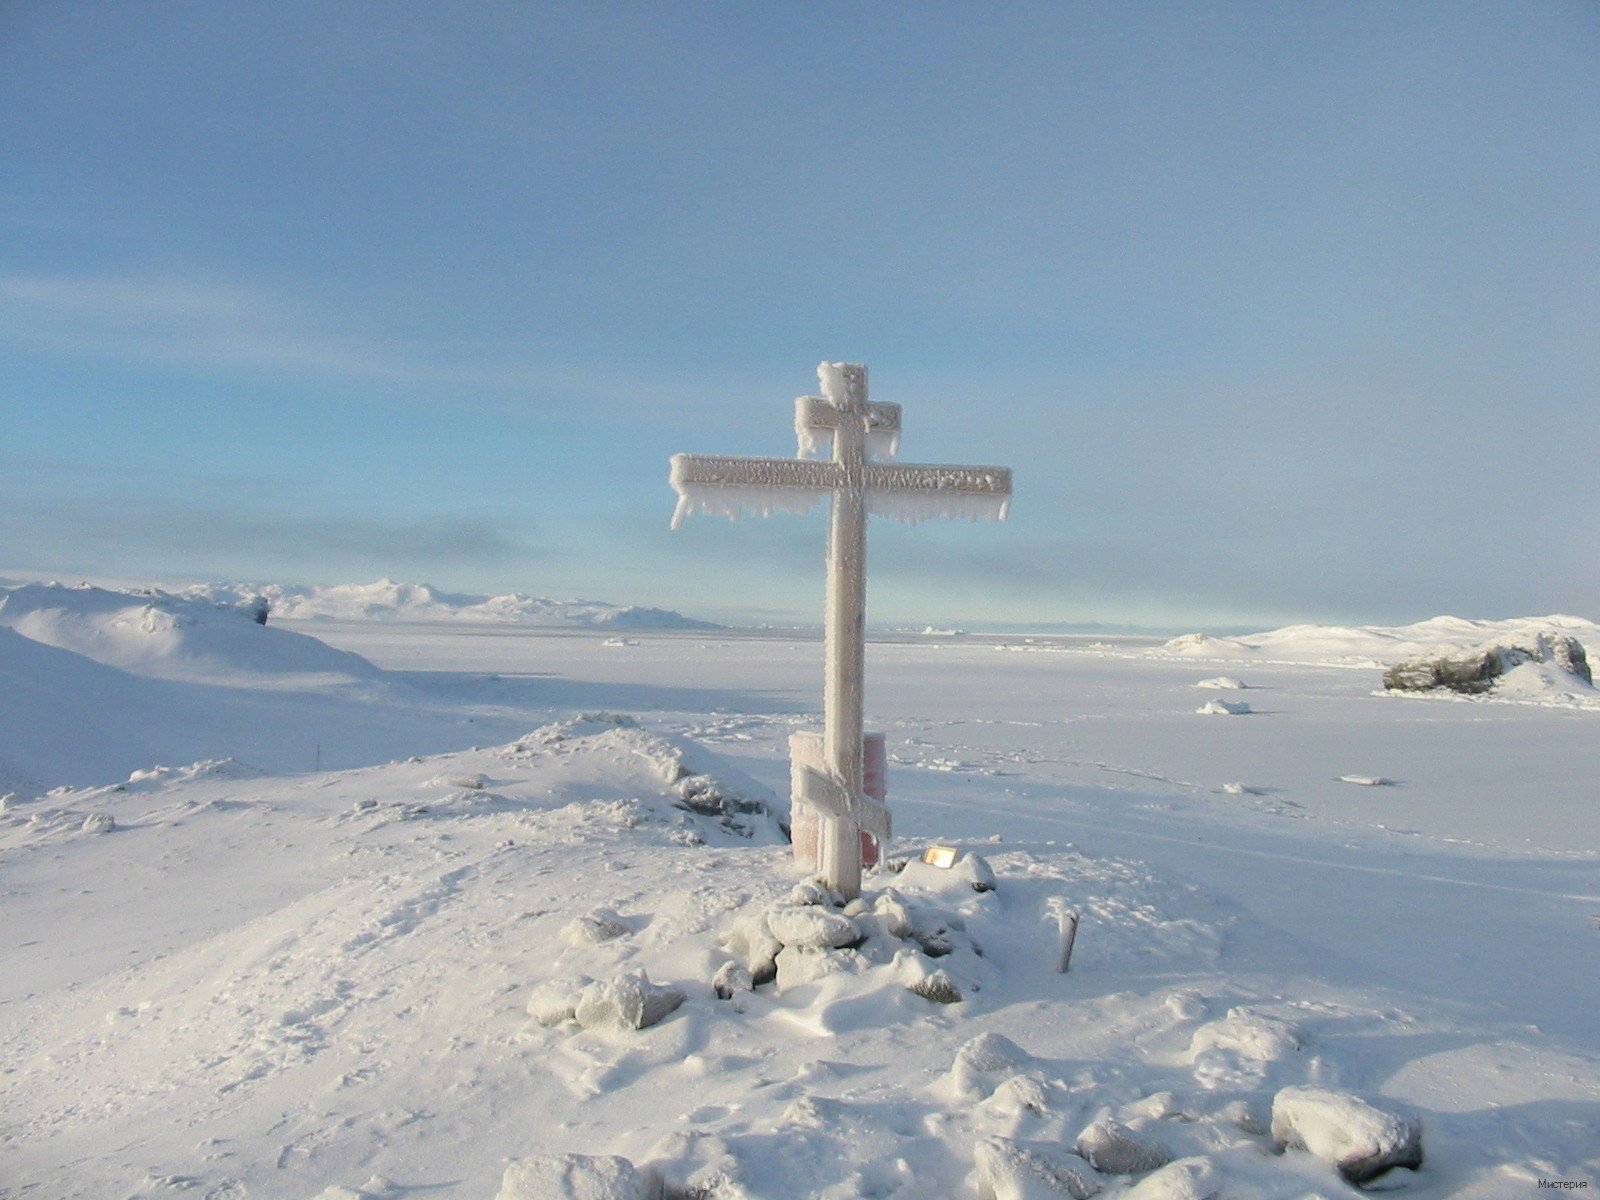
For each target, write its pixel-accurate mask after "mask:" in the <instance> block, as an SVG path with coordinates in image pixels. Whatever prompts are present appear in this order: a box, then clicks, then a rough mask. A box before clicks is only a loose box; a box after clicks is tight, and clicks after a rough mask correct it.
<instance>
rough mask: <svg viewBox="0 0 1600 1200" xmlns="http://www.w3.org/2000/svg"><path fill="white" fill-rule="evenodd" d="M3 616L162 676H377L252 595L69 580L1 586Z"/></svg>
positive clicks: (36, 636)
mask: <svg viewBox="0 0 1600 1200" xmlns="http://www.w3.org/2000/svg"><path fill="white" fill-rule="evenodd" d="M0 626H3V627H6V628H9V629H14V630H15V631H16V632H18V633H20V634H22V635H23V636H24V637H26V638H30V639H32V640H33V641H35V642H42V643H44V644H45V645H47V646H54V647H56V648H58V649H61V650H70V651H73V652H74V653H76V654H80V655H82V656H84V657H85V658H90V659H93V660H94V661H95V662H97V663H102V664H104V665H106V666H112V667H120V668H122V669H124V670H127V671H131V672H134V673H135V674H139V675H146V676H153V677H155V678H160V679H174V680H186V681H190V682H202V683H216V684H223V685H225V686H251V687H258V688H272V687H275V686H281V685H285V684H287V683H289V682H290V681H292V686H294V687H296V688H304V687H306V686H308V685H313V686H314V685H316V684H317V683H323V684H333V683H338V684H343V683H349V682H353V681H369V680H374V679H376V678H378V677H379V676H380V675H381V672H380V671H379V670H378V668H376V667H374V666H373V665H372V664H371V663H369V662H368V661H367V660H366V659H364V658H362V657H361V656H360V655H359V654H351V653H350V652H348V651H345V650H335V649H334V648H333V647H332V646H329V645H327V644H325V643H323V642H320V641H318V640H317V639H316V638H313V637H307V636H306V635H304V634H301V633H295V632H293V631H291V630H288V629H281V628H274V627H272V626H270V625H261V624H258V623H257V622H256V620H255V616H254V613H253V612H252V610H251V609H250V607H249V605H248V604H233V603H226V602H219V601H214V600H210V599H198V598H195V597H186V596H174V595H171V594H169V593H166V592H161V591H157V590H154V589H150V590H145V591H137V592H118V591H111V590H108V589H106V588H98V587H91V586H88V585H81V586H77V587H68V586H65V585H62V584H56V583H50V584H24V585H23V586H21V587H15V588H10V589H3V590H0Z"/></svg>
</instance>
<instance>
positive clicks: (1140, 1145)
mask: <svg viewBox="0 0 1600 1200" xmlns="http://www.w3.org/2000/svg"><path fill="white" fill-rule="evenodd" d="M1074 1149H1076V1150H1077V1152H1078V1155H1079V1156H1080V1157H1081V1158H1083V1159H1084V1160H1085V1161H1086V1162H1088V1164H1089V1165H1090V1166H1092V1167H1093V1168H1094V1169H1095V1170H1097V1171H1103V1172H1105V1173H1106V1174H1107V1175H1143V1174H1144V1173H1145V1172H1146V1171H1154V1170H1155V1169H1156V1168H1157V1167H1164V1166H1166V1165H1167V1163H1169V1162H1171V1161H1172V1155H1171V1154H1170V1153H1169V1152H1168V1151H1167V1150H1166V1148H1165V1147H1163V1146H1162V1145H1161V1144H1160V1143H1158V1142H1155V1141H1152V1140H1151V1139H1150V1138H1148V1137H1144V1136H1142V1135H1141V1134H1139V1133H1136V1132H1134V1131H1133V1130H1132V1129H1129V1128H1128V1127H1127V1126H1126V1125H1124V1124H1123V1123H1122V1122H1121V1121H1116V1120H1113V1119H1112V1118H1110V1117H1102V1118H1100V1119H1099V1120H1098V1121H1096V1122H1094V1123H1093V1124H1092V1125H1090V1126H1089V1127H1088V1128H1087V1129H1085V1130H1084V1131H1083V1132H1082V1133H1080V1134H1079V1135H1078V1140H1077V1142H1076V1144H1075V1146H1074Z"/></svg>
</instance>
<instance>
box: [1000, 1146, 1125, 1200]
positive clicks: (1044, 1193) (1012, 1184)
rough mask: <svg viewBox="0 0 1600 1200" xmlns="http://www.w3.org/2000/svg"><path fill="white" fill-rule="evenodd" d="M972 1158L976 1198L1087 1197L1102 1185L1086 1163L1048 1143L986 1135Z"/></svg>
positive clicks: (1082, 1199)
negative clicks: (976, 1187)
mask: <svg viewBox="0 0 1600 1200" xmlns="http://www.w3.org/2000/svg"><path fill="white" fill-rule="evenodd" d="M972 1157H973V1163H974V1165H975V1166H976V1167H977V1171H978V1200H1062V1198H1064V1197H1065V1198H1070V1200H1089V1197H1090V1196H1093V1195H1096V1194H1098V1193H1099V1192H1100V1191H1101V1190H1102V1189H1103V1188H1104V1186H1105V1185H1104V1183H1103V1181H1102V1180H1101V1179H1100V1177H1099V1175H1098V1174H1097V1173H1096V1171H1095V1169H1094V1168H1093V1167H1091V1166H1090V1165H1089V1164H1088V1163H1087V1162H1085V1161H1084V1160H1083V1159H1081V1158H1079V1157H1078V1156H1077V1155H1076V1154H1072V1153H1070V1152H1069V1151H1066V1150H1062V1149H1060V1148H1059V1147H1057V1146H1054V1145H1051V1144H1049V1143H1048V1142H1024V1141H1018V1140H1015V1139H1012V1138H1002V1137H994V1138H986V1139H984V1140H983V1141H981V1142H979V1143H978V1145H977V1147H976V1148H975V1150H974V1151H973V1156H972Z"/></svg>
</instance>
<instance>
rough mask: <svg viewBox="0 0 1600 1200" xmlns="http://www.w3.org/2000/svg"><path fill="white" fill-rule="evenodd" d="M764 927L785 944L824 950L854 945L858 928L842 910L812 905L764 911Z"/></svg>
mask: <svg viewBox="0 0 1600 1200" xmlns="http://www.w3.org/2000/svg"><path fill="white" fill-rule="evenodd" d="M767 928H768V929H770V930H771V931H772V936H773V937H775V938H777V939H778V941H779V942H780V943H782V944H783V945H784V946H786V947H794V948H798V949H802V950H828V949H837V948H839V947H842V946H854V945H856V944H857V943H858V942H860V941H861V938H862V933H861V927H860V926H859V925H857V924H856V923H855V922H854V921H852V920H851V919H850V918H849V917H847V916H845V915H844V914H843V913H836V912H831V911H829V910H828V909H825V908H821V907H818V906H814V905H779V906H777V907H776V908H773V909H770V910H769V911H768V912H767Z"/></svg>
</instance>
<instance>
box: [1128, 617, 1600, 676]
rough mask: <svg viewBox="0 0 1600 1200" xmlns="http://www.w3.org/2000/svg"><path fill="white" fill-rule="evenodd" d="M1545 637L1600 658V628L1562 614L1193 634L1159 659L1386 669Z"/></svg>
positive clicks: (1164, 649) (1168, 645)
mask: <svg viewBox="0 0 1600 1200" xmlns="http://www.w3.org/2000/svg"><path fill="white" fill-rule="evenodd" d="M1539 633H1546V634H1548V633H1563V634H1566V635H1567V636H1569V637H1574V638H1577V639H1578V641H1580V642H1582V643H1583V644H1584V647H1585V648H1586V649H1588V650H1589V651H1590V653H1591V655H1593V654H1595V653H1600V625H1596V624H1595V623H1594V622H1593V621H1586V620H1584V619H1583V618H1582V617H1570V616H1564V615H1561V614H1556V615H1553V616H1548V617H1516V618H1513V619H1511V620H1507V621H1471V620H1467V619H1465V618H1462V617H1433V618H1431V619H1429V620H1426V621H1418V622H1417V623H1416V624H1414V625H1395V626H1384V625H1357V626H1347V625H1288V626H1285V627H1284V628H1282V629H1273V630H1269V631H1267V632H1265V633H1247V634H1244V635H1243V636H1240V637H1211V636H1209V635H1207V634H1203V633H1188V634H1185V635H1183V636H1182V637H1177V638H1173V639H1172V640H1171V641H1170V642H1168V643H1166V645H1164V646H1162V647H1161V648H1160V650H1159V651H1157V653H1160V654H1177V655H1182V656H1184V657H1187V658H1199V659H1222V660H1236V659H1237V660H1248V661H1256V662H1284V663H1316V664H1324V665H1328V666H1341V667H1386V666H1392V665H1393V664H1394V663H1397V662H1399V661H1400V660H1402V659H1408V658H1422V657H1427V656H1429V655H1437V654H1443V653H1447V652H1449V651H1453V650H1467V649H1470V648H1471V647H1473V646H1479V645H1482V644H1484V643H1485V642H1492V641H1504V640H1508V639H1514V638H1518V637H1532V636H1534V635H1536V634H1539Z"/></svg>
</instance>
